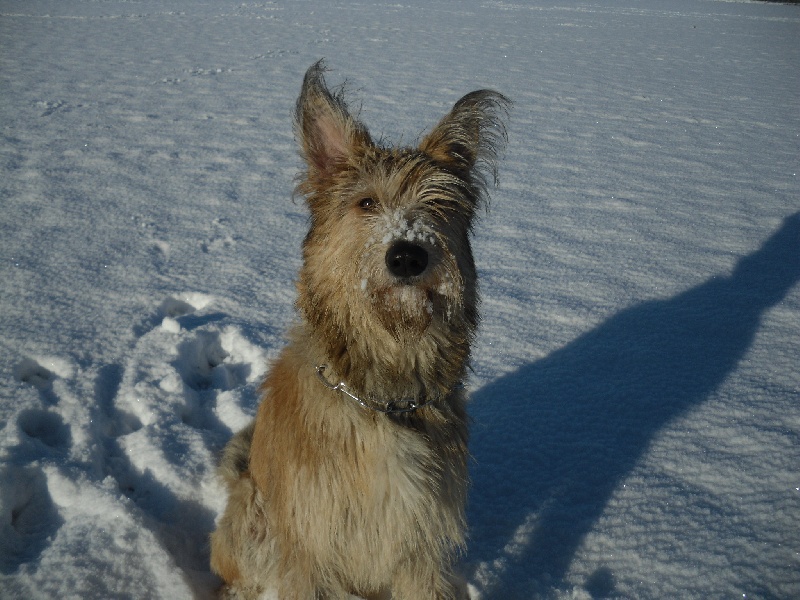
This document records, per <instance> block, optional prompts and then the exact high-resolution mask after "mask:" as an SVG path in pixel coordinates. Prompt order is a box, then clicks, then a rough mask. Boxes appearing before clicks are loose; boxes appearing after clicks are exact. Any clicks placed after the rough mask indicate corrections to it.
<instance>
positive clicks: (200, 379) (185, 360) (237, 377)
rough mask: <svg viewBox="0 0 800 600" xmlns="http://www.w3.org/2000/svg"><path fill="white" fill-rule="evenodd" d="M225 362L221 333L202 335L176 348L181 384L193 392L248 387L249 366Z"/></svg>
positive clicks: (208, 332) (225, 352)
mask: <svg viewBox="0 0 800 600" xmlns="http://www.w3.org/2000/svg"><path fill="white" fill-rule="evenodd" d="M228 358H230V354H229V353H228V352H227V351H225V349H223V347H222V338H221V335H220V333H219V332H217V331H201V332H198V333H197V335H196V336H195V337H194V338H193V339H189V340H186V341H185V342H182V343H181V344H180V345H179V346H178V359H177V360H176V361H175V363H174V365H175V367H176V369H177V370H178V373H180V375H181V378H182V379H183V381H184V383H185V384H186V385H188V386H189V387H190V388H192V389H193V390H196V391H203V390H207V389H210V388H215V389H218V390H230V389H233V388H235V387H237V386H240V385H244V384H246V383H247V379H248V377H249V376H250V371H251V366H250V365H248V364H245V363H232V362H230V361H228V362H227V363H226V359H228Z"/></svg>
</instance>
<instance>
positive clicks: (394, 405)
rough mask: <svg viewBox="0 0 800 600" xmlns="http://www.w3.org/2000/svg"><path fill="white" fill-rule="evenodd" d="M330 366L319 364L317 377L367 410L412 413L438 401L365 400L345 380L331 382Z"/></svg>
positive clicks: (325, 384)
mask: <svg viewBox="0 0 800 600" xmlns="http://www.w3.org/2000/svg"><path fill="white" fill-rule="evenodd" d="M327 368H328V365H325V364H322V365H317V366H316V367H315V370H316V372H317V377H318V378H319V380H320V381H321V382H322V385H324V386H325V387H326V388H328V389H329V390H333V391H335V392H341V393H342V394H344V395H345V396H347V397H348V398H350V399H351V400H353V401H355V402H357V403H358V404H359V405H360V406H361V407H363V408H366V409H367V410H373V411H375V412H379V413H383V414H385V415H398V414H404V413H411V412H414V411H416V410H419V409H420V408H422V407H423V406H427V405H428V404H432V403H433V402H435V401H436V399H437V397H432V398H428V399H425V400H422V401H419V400H417V399H416V398H403V399H401V400H393V401H391V402H384V403H381V402H378V401H376V400H373V399H371V398H370V399H369V400H365V399H363V398H359V397H358V396H356V395H355V394H354V393H353V392H351V391H350V390H349V389H348V388H347V385H346V384H345V383H344V381H340V382H339V383H335V384H334V383H331V382H330V381H329V380H328V378H327V377H325V370H326V369H327ZM456 387H464V386H463V384H458V386H456Z"/></svg>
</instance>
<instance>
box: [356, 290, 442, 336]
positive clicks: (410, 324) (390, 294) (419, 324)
mask: <svg viewBox="0 0 800 600" xmlns="http://www.w3.org/2000/svg"><path fill="white" fill-rule="evenodd" d="M371 296H372V302H373V305H374V307H375V310H376V311H377V313H378V317H379V318H380V320H381V322H382V323H383V326H384V327H385V328H386V329H387V330H388V331H389V332H391V333H392V334H393V335H394V336H395V337H400V336H401V335H402V334H407V333H410V334H416V335H420V334H422V333H423V332H424V331H425V330H426V329H427V328H428V326H429V325H430V323H431V319H432V318H433V313H434V303H435V301H436V299H435V294H434V293H433V292H432V291H431V290H429V289H427V288H425V287H422V286H419V285H409V284H404V283H397V284H396V285H389V286H386V287H382V288H379V289H377V290H375V291H374V292H373V293H372V294H371Z"/></svg>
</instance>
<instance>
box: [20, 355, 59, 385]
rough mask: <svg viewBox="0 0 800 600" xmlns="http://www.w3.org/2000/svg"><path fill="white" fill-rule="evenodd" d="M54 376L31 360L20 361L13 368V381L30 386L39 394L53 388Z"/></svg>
mask: <svg viewBox="0 0 800 600" xmlns="http://www.w3.org/2000/svg"><path fill="white" fill-rule="evenodd" d="M55 378H56V374H55V373H53V372H52V371H50V370H49V369H46V368H45V367H43V366H42V365H40V364H39V363H38V362H36V361H35V360H33V359H32V358H25V359H22V360H21V361H20V362H19V363H17V365H16V366H15V367H14V379H16V380H17V381H20V382H22V383H27V384H28V385H32V386H33V387H35V388H36V389H37V390H39V391H40V392H42V391H45V390H49V389H50V388H51V387H52V386H53V380H54V379H55Z"/></svg>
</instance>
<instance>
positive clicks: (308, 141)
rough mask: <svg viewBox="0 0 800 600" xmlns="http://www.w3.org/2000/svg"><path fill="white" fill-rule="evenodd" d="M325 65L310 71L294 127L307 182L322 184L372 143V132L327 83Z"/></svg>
mask: <svg viewBox="0 0 800 600" xmlns="http://www.w3.org/2000/svg"><path fill="white" fill-rule="evenodd" d="M324 73H325V64H324V62H323V61H321V60H320V61H319V62H317V63H315V64H313V65H311V67H310V68H309V69H308V71H307V72H306V76H305V79H304V80H303V87H302V89H301V90H300V97H299V98H298V99H297V110H296V112H295V128H296V134H297V137H298V140H299V142H300V150H301V152H302V154H303V158H305V160H306V163H307V164H308V181H309V182H312V183H317V184H319V183H321V182H323V181H325V179H326V178H327V177H329V176H330V175H331V174H333V173H334V172H335V171H336V170H337V169H339V168H341V167H342V166H343V165H344V164H345V163H346V162H347V160H348V158H350V157H351V156H353V155H355V154H356V153H357V152H358V150H359V149H360V148H363V147H365V146H368V145H370V144H372V140H371V139H370V136H369V132H368V131H367V128H366V127H364V125H362V124H361V123H360V122H359V121H358V120H357V119H355V118H353V117H352V116H351V115H350V113H349V111H348V110H347V105H346V104H345V102H344V99H343V98H342V93H341V91H339V92H338V93H331V92H330V90H328V87H327V85H326V84H325V78H324V77H323V74H324Z"/></svg>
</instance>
